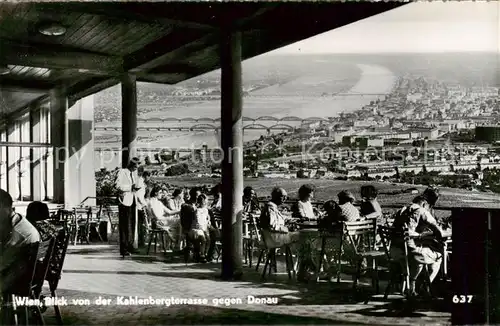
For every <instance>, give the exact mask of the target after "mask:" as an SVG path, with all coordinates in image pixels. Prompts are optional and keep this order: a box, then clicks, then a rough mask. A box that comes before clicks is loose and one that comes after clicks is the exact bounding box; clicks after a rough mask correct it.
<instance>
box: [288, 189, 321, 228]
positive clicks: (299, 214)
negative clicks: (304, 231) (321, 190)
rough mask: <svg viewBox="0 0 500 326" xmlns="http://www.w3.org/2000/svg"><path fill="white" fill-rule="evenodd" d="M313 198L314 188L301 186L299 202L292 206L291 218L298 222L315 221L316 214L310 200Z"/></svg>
mask: <svg viewBox="0 0 500 326" xmlns="http://www.w3.org/2000/svg"><path fill="white" fill-rule="evenodd" d="M313 198H314V187H313V186H311V185H302V186H301V187H300V188H299V200H298V201H297V202H296V203H295V204H294V205H293V206H292V217H293V218H296V219H298V220H300V221H310V220H316V219H317V216H316V212H315V210H314V208H313V206H312V203H311V200H312V199H313Z"/></svg>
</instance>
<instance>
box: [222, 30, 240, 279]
mask: <svg viewBox="0 0 500 326" xmlns="http://www.w3.org/2000/svg"><path fill="white" fill-rule="evenodd" d="M220 48H221V50H220V51H221V55H220V58H221V68H222V72H221V135H222V136H221V145H222V146H221V147H222V150H223V152H224V159H223V161H222V186H223V187H222V243H223V247H224V250H223V251H222V278H223V279H235V278H239V277H241V275H242V273H243V269H242V256H243V243H242V236H243V235H242V211H243V199H242V196H243V121H242V101H243V98H242V84H241V34H240V33H239V32H232V31H231V30H229V29H225V30H223V31H222V37H221V44H220Z"/></svg>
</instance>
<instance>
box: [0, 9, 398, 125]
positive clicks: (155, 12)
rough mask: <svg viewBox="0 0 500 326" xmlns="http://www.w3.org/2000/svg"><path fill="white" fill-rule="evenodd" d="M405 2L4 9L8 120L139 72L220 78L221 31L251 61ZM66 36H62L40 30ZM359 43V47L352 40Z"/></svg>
mask: <svg viewBox="0 0 500 326" xmlns="http://www.w3.org/2000/svg"><path fill="white" fill-rule="evenodd" d="M401 5H402V3H394V2H389V3H385V2H380V3H372V2H353V3H306V2H302V3H265V2H250V3H224V4H222V3H203V2H200V3H180V2H179V3H177V2H175V3H172V2H167V3H147V2H141V3H139V2H124V3H119V2H113V3H98V2H94V3H92V2H81V3H78V2H72V3H55V2H52V3H8V2H3V3H0V65H7V66H8V67H9V68H10V73H9V74H6V75H0V115H1V117H0V118H3V120H5V119H8V118H11V117H13V116H14V115H15V114H16V113H19V112H21V111H23V109H25V108H26V107H27V106H28V105H30V103H31V102H33V101H35V100H39V99H40V98H43V97H45V96H47V94H48V93H49V91H50V89H52V88H55V87H58V86H64V87H65V88H66V89H67V91H68V96H69V98H70V101H74V100H77V99H79V98H82V97H84V96H87V95H90V94H92V93H95V92H98V91H100V90H102V89H105V88H107V87H109V86H112V85H114V84H117V83H118V82H119V78H120V75H121V74H123V73H125V72H131V73H134V74H136V75H137V80H138V81H144V82H155V83H164V84H176V83H178V82H181V81H183V80H186V79H189V78H192V77H195V76H197V75H201V74H203V73H206V72H209V71H212V70H215V69H217V68H219V67H220V65H219V51H218V50H219V42H220V31H221V28H223V27H230V28H232V29H234V30H240V31H241V32H242V55H243V59H247V58H251V57H253V56H257V55H259V54H262V53H265V52H268V51H271V50H274V49H277V48H279V47H282V46H285V45H288V44H291V43H294V42H297V41H300V40H302V39H305V38H308V37H311V36H314V35H317V34H320V33H323V32H326V31H328V30H331V29H334V28H337V27H340V26H343V25H347V24H350V23H353V22H355V21H358V20H361V19H364V18H367V17H370V16H373V15H376V14H379V13H382V12H384V11H387V10H391V9H393V8H396V7H398V6H401ZM45 23H57V24H59V25H62V26H64V27H65V28H66V33H65V34H63V35H61V36H47V35H43V34H42V33H40V32H39V29H40V26H41V24H45ZM353 41H355V40H353Z"/></svg>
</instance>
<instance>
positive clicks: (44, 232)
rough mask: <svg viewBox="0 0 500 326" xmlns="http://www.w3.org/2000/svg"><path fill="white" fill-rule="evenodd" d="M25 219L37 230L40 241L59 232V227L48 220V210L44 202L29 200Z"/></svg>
mask: <svg viewBox="0 0 500 326" xmlns="http://www.w3.org/2000/svg"><path fill="white" fill-rule="evenodd" d="M26 219H27V220H28V221H29V222H30V223H31V224H32V225H33V226H34V227H35V228H36V229H37V230H38V233H40V237H41V238H42V241H45V240H48V239H50V238H53V237H56V236H57V235H58V234H59V230H60V228H58V227H56V226H55V225H53V224H52V223H50V222H49V221H48V220H49V219H50V212H49V207H48V206H47V204H45V203H42V202H39V201H34V202H31V203H30V204H29V205H28V208H27V209H26Z"/></svg>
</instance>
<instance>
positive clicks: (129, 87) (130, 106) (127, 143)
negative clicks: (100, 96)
mask: <svg viewBox="0 0 500 326" xmlns="http://www.w3.org/2000/svg"><path fill="white" fill-rule="evenodd" d="M121 82H122V167H123V168H125V167H127V165H128V163H129V161H130V159H131V158H132V157H134V156H136V155H137V83H136V78H135V76H133V75H130V74H125V75H123V76H122V79H121Z"/></svg>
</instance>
